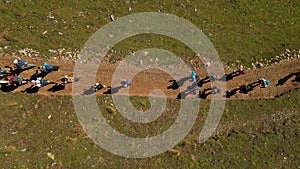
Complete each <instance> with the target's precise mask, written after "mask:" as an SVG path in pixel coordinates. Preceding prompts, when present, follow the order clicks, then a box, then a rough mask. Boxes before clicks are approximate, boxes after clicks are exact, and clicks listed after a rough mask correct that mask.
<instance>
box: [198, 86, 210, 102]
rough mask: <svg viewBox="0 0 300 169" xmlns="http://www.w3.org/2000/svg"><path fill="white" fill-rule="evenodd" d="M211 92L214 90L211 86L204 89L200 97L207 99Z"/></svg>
mask: <svg viewBox="0 0 300 169" xmlns="http://www.w3.org/2000/svg"><path fill="white" fill-rule="evenodd" d="M210 94H212V90H211V89H210V88H208V89H204V90H203V91H202V92H201V93H200V94H199V97H200V98H201V99H206V98H207V96H209V95H210Z"/></svg>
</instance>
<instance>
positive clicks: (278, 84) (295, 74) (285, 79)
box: [276, 72, 299, 86]
mask: <svg viewBox="0 0 300 169" xmlns="http://www.w3.org/2000/svg"><path fill="white" fill-rule="evenodd" d="M298 73H299V72H296V73H290V74H288V75H287V76H285V77H283V78H281V79H279V80H278V82H277V84H276V86H282V85H284V84H285V83H286V82H287V81H288V80H289V79H290V78H292V77H293V76H296V78H297V75H298Z"/></svg>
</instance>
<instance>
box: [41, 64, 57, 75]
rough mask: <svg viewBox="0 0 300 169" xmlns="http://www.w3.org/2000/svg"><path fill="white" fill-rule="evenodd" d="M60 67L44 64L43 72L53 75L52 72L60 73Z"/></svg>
mask: <svg viewBox="0 0 300 169" xmlns="http://www.w3.org/2000/svg"><path fill="white" fill-rule="evenodd" d="M58 69H59V66H54V65H51V64H48V63H44V64H43V72H44V73H51V72H52V71H58Z"/></svg>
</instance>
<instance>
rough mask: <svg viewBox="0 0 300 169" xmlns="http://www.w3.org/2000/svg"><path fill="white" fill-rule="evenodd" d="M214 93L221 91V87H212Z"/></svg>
mask: <svg viewBox="0 0 300 169" xmlns="http://www.w3.org/2000/svg"><path fill="white" fill-rule="evenodd" d="M211 91H212V94H217V93H221V89H219V88H217V87H216V86H214V87H212V88H211Z"/></svg>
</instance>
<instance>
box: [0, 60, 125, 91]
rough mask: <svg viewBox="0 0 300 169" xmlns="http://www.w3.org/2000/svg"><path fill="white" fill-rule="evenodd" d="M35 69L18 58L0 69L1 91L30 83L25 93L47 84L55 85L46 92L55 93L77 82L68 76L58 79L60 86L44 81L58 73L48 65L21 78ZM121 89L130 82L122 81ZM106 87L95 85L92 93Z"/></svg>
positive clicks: (99, 84)
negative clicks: (11, 64)
mask: <svg viewBox="0 0 300 169" xmlns="http://www.w3.org/2000/svg"><path fill="white" fill-rule="evenodd" d="M34 67H36V65H35V64H29V63H28V62H27V61H26V60H21V59H20V58H18V57H17V58H16V59H14V60H13V66H12V67H10V66H5V68H6V69H2V68H1V67H0V85H1V90H2V91H12V90H14V89H16V88H18V87H19V86H21V85H24V84H27V83H31V84H32V86H31V87H29V88H28V89H27V90H25V92H26V91H29V90H30V91H35V92H37V91H38V89H39V88H41V87H44V86H47V85H49V84H55V85H54V86H53V87H52V88H50V89H49V90H48V91H57V90H61V89H64V86H65V84H68V83H73V82H76V81H78V80H79V79H78V78H73V77H70V76H64V77H62V78H61V79H59V81H60V84H58V82H51V81H49V80H47V79H45V76H46V75H47V74H49V73H51V72H53V71H58V69H59V66H55V65H52V64H48V63H43V65H42V66H41V67H38V70H36V72H35V74H34V75H32V76H31V77H30V78H28V79H27V78H23V77H22V76H20V74H21V73H22V72H23V71H25V70H29V69H32V68H34ZM121 84H122V87H124V88H126V87H129V86H130V85H131V82H130V80H124V81H122V82H121ZM105 87H106V86H105V85H103V84H101V83H95V84H94V85H93V90H94V92H96V91H98V90H102V89H103V88H105Z"/></svg>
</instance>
